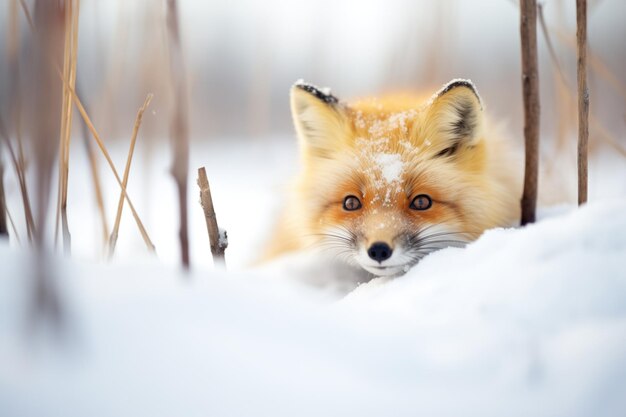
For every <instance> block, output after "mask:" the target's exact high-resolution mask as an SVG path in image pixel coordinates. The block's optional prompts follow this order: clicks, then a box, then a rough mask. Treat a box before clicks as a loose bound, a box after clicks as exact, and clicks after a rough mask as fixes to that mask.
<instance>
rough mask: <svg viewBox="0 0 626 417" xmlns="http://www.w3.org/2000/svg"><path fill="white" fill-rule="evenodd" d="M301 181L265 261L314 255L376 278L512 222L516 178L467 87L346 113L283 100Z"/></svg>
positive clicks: (347, 108)
mask: <svg viewBox="0 0 626 417" xmlns="http://www.w3.org/2000/svg"><path fill="white" fill-rule="evenodd" d="M291 111H292V116H293V121H294V124H295V128H296V131H297V135H298V139H299V143H300V154H301V171H300V173H299V174H298V175H297V177H296V178H295V183H294V187H293V190H292V192H291V195H290V196H289V199H288V202H287V204H286V207H285V210H284V212H283V213H282V216H281V220H280V222H279V224H278V227H277V230H276V232H275V234H274V236H273V238H272V243H271V244H270V246H269V248H268V251H267V253H266V256H265V259H268V258H273V257H276V256H278V255H281V254H285V253H288V252H292V251H298V250H303V249H308V248H310V247H319V248H322V249H326V250H328V251H329V252H330V253H332V254H334V255H336V256H337V257H340V258H341V259H344V260H345V261H346V262H348V263H349V264H352V265H355V266H357V267H360V268H362V269H364V270H365V271H368V272H370V273H371V274H374V275H376V276H396V275H401V274H403V273H405V272H406V271H408V270H409V268H411V267H412V266H413V265H415V264H417V263H418V262H419V261H420V260H421V259H422V258H423V257H424V256H426V255H427V254H429V253H431V252H433V251H435V250H437V249H441V248H444V247H447V246H457V245H463V244H465V243H467V242H470V241H472V240H474V239H476V238H477V237H478V236H479V235H480V234H481V233H482V232H483V231H485V230H486V229H489V228H493V227H498V226H511V225H514V224H515V223H516V222H518V220H519V216H520V201H519V197H520V195H521V168H520V165H519V161H518V158H516V153H515V152H514V151H513V149H512V147H511V146H510V145H509V144H507V142H506V141H505V140H503V138H502V137H501V135H499V134H498V132H497V131H495V129H493V128H491V126H490V125H489V123H487V122H486V121H485V120H484V119H485V117H484V116H483V107H482V101H481V98H480V96H479V94H478V92H477V90H476V88H475V87H474V85H473V84H472V82H471V81H468V80H460V79H456V80H452V81H450V82H449V83H448V84H446V85H445V86H443V88H441V89H440V90H439V91H438V92H436V93H435V94H434V95H432V96H430V97H429V98H426V99H423V98H420V97H415V96H408V95H404V96H399V95H396V96H389V97H382V98H379V99H366V100H360V101H357V102H353V103H349V104H348V103H345V102H342V101H340V100H338V99H337V98H336V97H335V96H333V95H332V94H331V93H330V91H329V90H328V89H320V88H317V87H315V86H313V85H311V84H306V83H304V82H302V81H298V82H297V83H296V84H294V86H293V87H292V89H291Z"/></svg>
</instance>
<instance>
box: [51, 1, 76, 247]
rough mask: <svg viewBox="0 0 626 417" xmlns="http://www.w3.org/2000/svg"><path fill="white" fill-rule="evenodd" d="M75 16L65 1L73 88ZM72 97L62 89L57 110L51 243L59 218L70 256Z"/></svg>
mask: <svg viewBox="0 0 626 417" xmlns="http://www.w3.org/2000/svg"><path fill="white" fill-rule="evenodd" d="M78 15H79V2H78V1H77V0H69V1H67V3H66V5H65V46H64V51H63V79H65V80H69V86H70V87H72V88H75V86H76V55H77V52H78ZM72 109H73V106H72V96H71V93H70V91H69V88H67V87H65V88H64V89H63V105H62V110H61V135H60V144H59V189H58V202H57V221H56V226H55V242H56V241H57V233H58V227H59V217H61V224H62V230H63V250H64V252H65V253H66V254H70V252H71V235H70V230H69V224H68V220H67V189H68V179H69V158H70V140H71V132H72Z"/></svg>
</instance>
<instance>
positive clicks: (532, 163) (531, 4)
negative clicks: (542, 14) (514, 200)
mask: <svg viewBox="0 0 626 417" xmlns="http://www.w3.org/2000/svg"><path fill="white" fill-rule="evenodd" d="M520 11H521V13H520V34H521V39H522V90H523V95H524V139H525V149H526V160H525V167H524V191H523V194H522V201H521V208H522V219H521V224H522V225H525V224H528V223H532V222H534V221H535V217H536V209H537V185H538V184H537V182H538V172H539V74H538V64H537V2H536V0H522V1H521V3H520Z"/></svg>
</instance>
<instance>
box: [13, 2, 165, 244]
mask: <svg viewBox="0 0 626 417" xmlns="http://www.w3.org/2000/svg"><path fill="white" fill-rule="evenodd" d="M20 4H21V5H22V10H23V11H24V15H25V16H26V20H27V21H28V24H29V26H30V28H31V30H32V31H33V33H35V34H37V29H36V26H35V25H34V23H33V20H32V17H31V15H30V12H29V11H28V7H27V6H26V3H24V0H20ZM45 52H46V51H44V53H45ZM48 59H49V60H50V61H51V62H52V64H53V66H54V68H55V70H56V73H57V75H58V76H59V77H60V78H61V81H63V86H64V87H65V88H68V89H69V91H70V93H71V95H72V101H73V102H74V105H75V106H76V108H77V110H78V112H79V113H80V115H81V117H82V118H83V121H84V122H85V124H86V125H87V127H88V129H89V131H90V132H91V134H92V136H93V137H94V139H95V141H96V143H97V144H98V147H99V148H100V151H101V152H102V154H103V155H104V158H105V159H106V161H107V163H108V164H109V167H110V168H111V171H112V172H113V175H114V176H115V179H116V181H117V183H118V185H119V186H120V187H121V189H122V192H123V193H124V197H125V198H126V201H127V202H128V207H130V211H131V212H132V214H133V217H134V219H135V222H136V223H137V227H138V228H139V232H140V233H141V236H142V238H143V240H144V242H145V244H146V247H147V248H148V250H149V251H150V252H155V247H154V244H153V243H152V240H150V236H148V232H147V231H146V229H145V227H144V226H143V222H142V221H141V219H140V218H139V215H138V214H137V211H136V210H135V206H134V205H133V203H132V201H131V200H130V197H129V195H128V193H127V192H126V188H125V187H124V185H123V184H122V180H121V178H120V176H119V174H118V172H117V169H116V168H115V164H113V160H112V159H111V156H110V155H109V152H108V151H107V149H106V146H104V142H103V141H102V139H101V138H100V135H99V134H98V131H97V130H96V128H95V127H94V125H93V123H92V122H91V119H90V118H89V115H88V114H87V112H86V110H85V107H84V106H83V104H82V102H81V100H80V98H79V97H78V95H77V94H76V91H75V90H74V88H72V87H71V86H70V85H69V81H68V80H66V79H65V78H63V74H62V73H61V70H60V69H59V66H58V64H57V62H56V60H55V59H53V57H49V56H48Z"/></svg>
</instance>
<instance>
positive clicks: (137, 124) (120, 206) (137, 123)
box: [109, 94, 153, 259]
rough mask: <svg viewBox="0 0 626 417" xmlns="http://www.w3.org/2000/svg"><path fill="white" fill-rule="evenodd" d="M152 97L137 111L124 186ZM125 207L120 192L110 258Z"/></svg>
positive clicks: (110, 245) (149, 96)
mask: <svg viewBox="0 0 626 417" xmlns="http://www.w3.org/2000/svg"><path fill="white" fill-rule="evenodd" d="M152 98H153V95H152V94H148V96H147V97H146V100H145V101H144V102H143V106H141V108H140V109H139V111H138V112H137V117H136V118H135V125H134V127H133V134H132V137H131V138H130V148H129V149H128V156H127V158H126V168H125V169H124V178H123V179H122V183H123V185H124V188H127V187H128V177H129V174H130V165H131V163H132V161H133V153H134V152H135V143H136V142H137V134H138V133H139V127H140V126H141V120H142V118H143V113H144V112H145V111H146V109H147V108H148V106H149V105H150V102H151V101H152ZM123 208H124V193H120V197H119V200H118V203H117V213H116V215H115V224H114V225H113V231H112V232H111V237H110V238H109V259H110V258H111V257H112V256H113V254H114V253H115V244H116V243H117V235H118V232H119V229H120V221H121V220H122V209H123Z"/></svg>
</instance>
